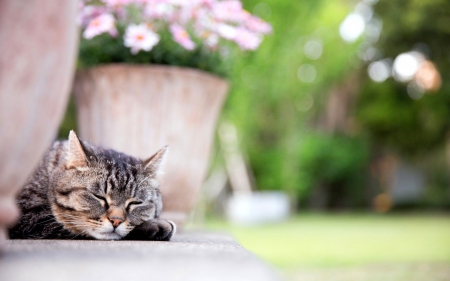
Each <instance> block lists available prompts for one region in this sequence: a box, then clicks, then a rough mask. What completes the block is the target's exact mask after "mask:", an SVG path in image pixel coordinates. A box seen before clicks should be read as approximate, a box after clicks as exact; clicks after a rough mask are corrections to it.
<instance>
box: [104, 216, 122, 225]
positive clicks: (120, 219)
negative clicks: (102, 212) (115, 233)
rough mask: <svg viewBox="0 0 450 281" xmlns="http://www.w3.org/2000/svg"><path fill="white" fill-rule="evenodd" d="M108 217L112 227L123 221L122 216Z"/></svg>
mask: <svg viewBox="0 0 450 281" xmlns="http://www.w3.org/2000/svg"><path fill="white" fill-rule="evenodd" d="M108 219H109V221H110V222H111V223H112V225H113V226H114V228H116V227H118V226H119V225H120V224H121V223H123V218H120V217H109V218H108Z"/></svg>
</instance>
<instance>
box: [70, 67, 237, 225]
mask: <svg viewBox="0 0 450 281" xmlns="http://www.w3.org/2000/svg"><path fill="white" fill-rule="evenodd" d="M227 91H228V83H227V82H226V81H225V80H223V79H221V78H218V77H216V76H213V75H211V74H209V73H206V72H203V71H199V70H194V69H189V68H180V67H170V66H139V65H126V64H112V65H108V66H100V67H95V68H92V69H90V70H84V71H79V72H78V73H77V75H76V79H75V84H74V93H75V97H76V102H77V118H78V125H79V128H78V132H79V135H80V137H81V138H82V139H85V140H88V141H90V142H92V143H93V144H97V145H101V146H104V147H109V148H113V149H116V150H118V151H122V152H125V153H128V154H130V155H133V156H136V157H140V158H147V157H149V156H151V155H152V154H153V153H155V152H156V151H157V150H158V149H160V148H161V147H163V146H164V145H169V155H168V158H167V163H166V166H165V174H164V176H163V178H162V184H161V192H162V196H163V204H164V207H163V215H162V216H163V217H165V218H167V219H172V220H174V221H176V222H178V223H179V224H182V223H183V222H184V221H185V219H186V217H187V215H188V213H189V211H190V210H191V209H192V207H193V206H194V204H195V202H196V199H197V195H198V193H199V190H200V187H201V185H202V183H203V180H204V178H205V176H206V172H207V169H208V161H209V157H210V150H211V145H212V141H213V137H214V129H215V125H216V121H217V118H218V116H219V113H220V110H221V107H222V104H223V101H224V99H225V96H226V94H227Z"/></svg>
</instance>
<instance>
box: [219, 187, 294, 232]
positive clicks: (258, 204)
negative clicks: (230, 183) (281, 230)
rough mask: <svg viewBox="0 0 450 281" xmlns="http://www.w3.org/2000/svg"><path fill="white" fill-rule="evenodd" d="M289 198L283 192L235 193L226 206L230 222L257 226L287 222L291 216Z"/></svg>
mask: <svg viewBox="0 0 450 281" xmlns="http://www.w3.org/2000/svg"><path fill="white" fill-rule="evenodd" d="M289 209H290V201H289V196H288V195H287V194H286V193H284V192H281V191H260V192H253V193H234V194H233V195H231V197H230V198H229V199H228V201H227V204H226V210H225V211H226V216H227V218H228V220H229V221H230V222H232V223H235V224H240V225H255V224H262V223H269V222H277V221H282V220H285V219H286V218H287V217H288V216H289Z"/></svg>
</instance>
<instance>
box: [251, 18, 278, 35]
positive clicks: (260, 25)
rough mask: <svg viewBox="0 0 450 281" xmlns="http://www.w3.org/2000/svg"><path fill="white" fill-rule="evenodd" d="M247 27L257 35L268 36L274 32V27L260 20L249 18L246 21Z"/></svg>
mask: <svg viewBox="0 0 450 281" xmlns="http://www.w3.org/2000/svg"><path fill="white" fill-rule="evenodd" d="M245 26H246V27H247V28H248V29H249V30H251V31H253V32H256V33H262V34H268V33H270V32H272V26H270V24H268V23H267V22H265V21H263V20H261V19H260V18H257V17H254V16H249V17H248V18H247V19H246V21H245Z"/></svg>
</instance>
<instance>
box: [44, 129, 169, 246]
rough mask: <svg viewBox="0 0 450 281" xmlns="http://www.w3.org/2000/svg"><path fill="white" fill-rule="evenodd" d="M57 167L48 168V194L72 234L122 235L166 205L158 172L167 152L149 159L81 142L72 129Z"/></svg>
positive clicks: (155, 214) (98, 236)
mask: <svg viewBox="0 0 450 281" xmlns="http://www.w3.org/2000/svg"><path fill="white" fill-rule="evenodd" d="M57 153H59V155H60V156H56V157H57V158H62V159H61V160H59V161H58V162H59V164H58V165H57V168H55V169H54V172H53V173H50V177H51V179H50V183H51V186H50V191H49V195H50V196H49V197H50V202H51V207H52V211H53V214H54V215H55V217H56V219H57V220H58V221H59V222H60V223H62V224H63V225H64V227H65V228H66V229H68V230H70V231H71V232H72V233H74V234H79V235H83V236H90V237H93V238H96V239H121V238H123V237H125V236H126V235H127V234H128V233H129V232H130V231H131V230H133V228H134V227H135V226H137V225H140V224H141V223H143V222H144V221H148V220H151V219H154V218H157V217H158V216H159V214H160V212H161V209H162V200H161V195H160V192H159V184H158V175H159V174H160V173H161V168H162V164H163V162H164V158H165V155H166V153H167V147H164V148H162V149H161V150H159V151H158V152H157V153H156V154H154V155H153V156H151V157H150V158H149V159H147V160H140V159H137V158H134V157H131V156H128V155H125V154H123V153H119V152H116V151H114V150H108V149H102V148H99V147H96V146H93V145H90V144H89V143H86V142H82V141H80V140H79V139H78V137H77V136H76V134H75V133H74V132H73V131H71V132H70V135H69V140H68V142H66V143H65V144H64V146H63V149H62V151H59V152H57Z"/></svg>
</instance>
